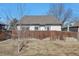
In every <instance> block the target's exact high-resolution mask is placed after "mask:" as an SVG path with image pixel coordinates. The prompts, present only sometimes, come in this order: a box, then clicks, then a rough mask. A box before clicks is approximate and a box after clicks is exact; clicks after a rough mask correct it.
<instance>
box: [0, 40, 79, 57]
mask: <svg viewBox="0 0 79 59" xmlns="http://www.w3.org/2000/svg"><path fill="white" fill-rule="evenodd" d="M26 42H27V41H26V40H25V41H24V43H25V46H24V47H23V49H22V50H21V51H20V53H19V54H18V53H17V40H6V41H2V42H0V55H12V56H13V55H22V56H26V55H28V56H29V55H31V56H37V55H39V56H61V55H62V56H64V55H67V56H72V55H74V56H75V55H78V56H79V41H69V42H68V41H60V40H59V41H58V40H57V41H53V40H36V39H35V40H32V39H31V40H28V43H26Z"/></svg>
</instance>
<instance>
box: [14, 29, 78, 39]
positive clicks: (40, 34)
mask: <svg viewBox="0 0 79 59" xmlns="http://www.w3.org/2000/svg"><path fill="white" fill-rule="evenodd" d="M77 34H78V33H77V32H63V31H15V30H13V31H12V38H13V39H17V38H18V36H19V37H20V38H37V39H44V38H47V37H50V39H51V40H56V39H60V40H64V38H65V37H73V38H77V37H78V36H77Z"/></svg>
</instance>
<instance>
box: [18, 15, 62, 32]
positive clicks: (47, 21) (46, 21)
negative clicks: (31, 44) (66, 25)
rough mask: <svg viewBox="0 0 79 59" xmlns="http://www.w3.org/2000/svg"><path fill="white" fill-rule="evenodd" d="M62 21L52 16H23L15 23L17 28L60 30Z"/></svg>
mask: <svg viewBox="0 0 79 59" xmlns="http://www.w3.org/2000/svg"><path fill="white" fill-rule="evenodd" d="M61 25H62V22H61V21H59V20H57V19H56V18H55V17H53V16H24V17H22V18H21V20H20V21H19V22H18V23H17V29H18V30H30V31H61Z"/></svg>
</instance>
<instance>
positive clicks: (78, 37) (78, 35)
mask: <svg viewBox="0 0 79 59" xmlns="http://www.w3.org/2000/svg"><path fill="white" fill-rule="evenodd" d="M77 39H78V40H79V32H78V33H77Z"/></svg>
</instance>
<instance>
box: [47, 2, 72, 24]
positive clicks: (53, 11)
mask: <svg viewBox="0 0 79 59" xmlns="http://www.w3.org/2000/svg"><path fill="white" fill-rule="evenodd" d="M48 15H53V16H55V17H56V18H57V19H58V20H60V21H62V25H64V24H65V22H67V21H69V18H71V16H72V9H67V10H65V6H64V4H62V3H59V4H50V9H49V11H48Z"/></svg>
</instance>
